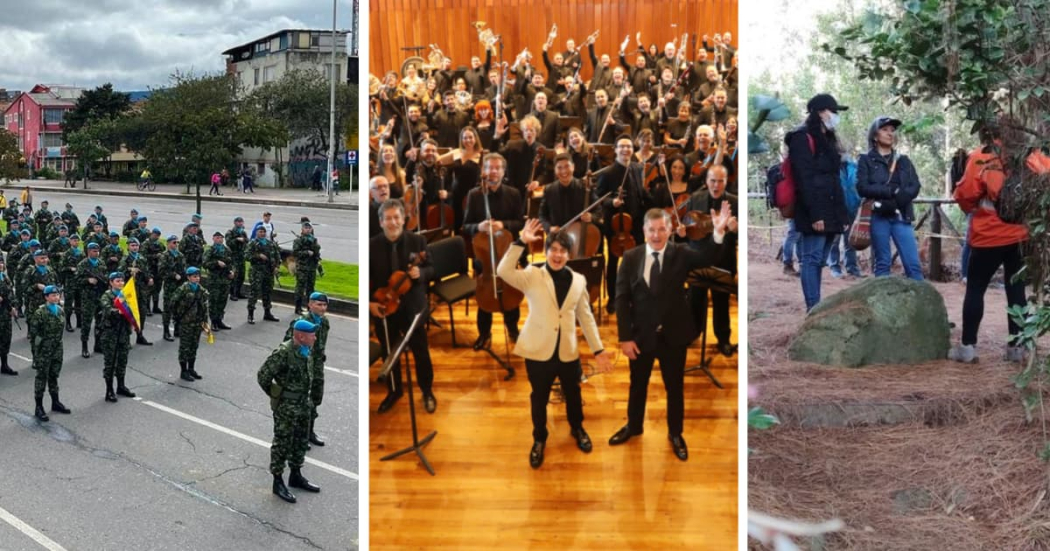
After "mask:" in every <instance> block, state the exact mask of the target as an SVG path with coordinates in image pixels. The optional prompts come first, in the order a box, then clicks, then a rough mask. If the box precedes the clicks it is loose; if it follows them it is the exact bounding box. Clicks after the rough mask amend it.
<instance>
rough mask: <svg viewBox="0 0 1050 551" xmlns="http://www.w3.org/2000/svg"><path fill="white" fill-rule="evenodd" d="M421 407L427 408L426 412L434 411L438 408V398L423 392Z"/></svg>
mask: <svg viewBox="0 0 1050 551" xmlns="http://www.w3.org/2000/svg"><path fill="white" fill-rule="evenodd" d="M423 408H424V409H426V410H427V413H434V412H435V411H437V408H438V400H437V398H435V397H434V395H433V394H425V395H424V396H423Z"/></svg>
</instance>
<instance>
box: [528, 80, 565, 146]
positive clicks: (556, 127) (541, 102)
mask: <svg viewBox="0 0 1050 551" xmlns="http://www.w3.org/2000/svg"><path fill="white" fill-rule="evenodd" d="M547 105H548V98H547V94H546V93H544V92H540V93H538V94H536V96H535V97H534V98H532V113H529V114H530V115H532V116H533V117H536V120H538V121H540V132H539V136H537V137H536V141H538V142H540V143H541V144H543V146H544V147H546V148H548V149H549V148H552V147H554V142H556V141H557V140H558V135H560V134H561V121H560V120H559V119H558V114H557V113H555V112H553V111H551V110H550V109H548V108H547Z"/></svg>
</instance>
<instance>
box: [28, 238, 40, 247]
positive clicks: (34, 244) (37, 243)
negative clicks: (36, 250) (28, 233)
mask: <svg viewBox="0 0 1050 551" xmlns="http://www.w3.org/2000/svg"><path fill="white" fill-rule="evenodd" d="M29 246H30V247H39V246H40V240H39V239H30V240H29Z"/></svg>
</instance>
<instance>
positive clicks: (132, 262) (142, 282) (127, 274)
mask: <svg viewBox="0 0 1050 551" xmlns="http://www.w3.org/2000/svg"><path fill="white" fill-rule="evenodd" d="M132 268H138V269H139V273H138V275H136V276H135V294H136V297H137V298H138V307H139V319H140V320H144V319H146V300H147V297H149V293H150V285H149V280H150V278H151V277H153V276H152V275H151V274H150V271H149V261H148V260H146V257H145V256H142V253H130V252H129V253H128V255H127V256H125V257H124V259H123V260H121V261H120V266H119V267H118V268H117V270H116V271H118V272H121V273H123V274H124V282H125V283H127V282H128V281H131V269H132ZM154 283H156V280H154Z"/></svg>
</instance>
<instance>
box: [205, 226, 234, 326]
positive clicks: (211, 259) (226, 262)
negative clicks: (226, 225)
mask: <svg viewBox="0 0 1050 551" xmlns="http://www.w3.org/2000/svg"><path fill="white" fill-rule="evenodd" d="M223 239H224V238H223V235H222V232H215V233H213V234H212V236H211V241H212V245H211V247H208V250H207V251H205V252H204V268H205V269H207V270H208V277H207V278H205V280H204V281H205V286H206V287H207V289H208V297H209V298H208V305H209V306H210V312H209V316H208V317H209V319H211V327H212V329H215V330H223V329H232V327H230V326H229V325H226V323H225V322H224V321H223V319H222V318H223V317H224V316H225V315H226V301H227V299H229V297H230V282H232V281H233V276H234V274H233V270H234V267H233V260H232V259H231V255H230V248H229V247H227V246H226V245H225V244H223ZM242 263H243V262H242Z"/></svg>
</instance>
